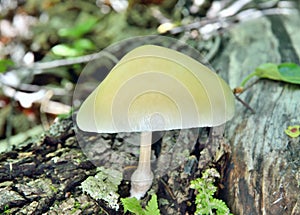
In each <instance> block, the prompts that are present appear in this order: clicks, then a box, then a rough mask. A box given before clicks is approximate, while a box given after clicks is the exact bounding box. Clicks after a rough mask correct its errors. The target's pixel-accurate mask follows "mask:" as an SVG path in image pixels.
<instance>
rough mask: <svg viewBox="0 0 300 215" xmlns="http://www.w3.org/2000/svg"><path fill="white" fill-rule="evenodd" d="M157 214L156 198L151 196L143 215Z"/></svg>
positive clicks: (158, 212)
mask: <svg viewBox="0 0 300 215" xmlns="http://www.w3.org/2000/svg"><path fill="white" fill-rule="evenodd" d="M159 214H160V211H159V209H158V204H157V196H156V195H155V194H153V195H152V197H151V199H150V201H149V202H148V204H147V206H146V210H145V215H159Z"/></svg>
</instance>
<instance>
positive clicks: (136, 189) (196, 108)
mask: <svg viewBox="0 0 300 215" xmlns="http://www.w3.org/2000/svg"><path fill="white" fill-rule="evenodd" d="M233 114H234V96H233V93H232V91H231V89H230V88H229V86H228V85H227V84H226V83H225V81H224V80H223V79H221V78H220V77H219V76H218V75H217V74H216V73H214V72H212V71H211V70H210V69H209V68H207V67H206V66H204V65H202V64H201V63H199V62H198V61H196V60H194V59H193V58H190V57H189V56H187V55H184V54H182V53H180V52H177V51H175V50H172V49H168V48H165V47H161V46H155V45H144V46H140V47H138V48H135V49H134V50H132V51H130V52H129V53H127V54H126V55H125V56H124V57H123V58H122V59H121V60H120V61H119V63H118V64H117V65H116V66H115V67H114V68H113V69H112V70H111V71H110V73H109V74H108V75H107V77H106V78H105V79H104V80H103V81H102V82H101V83H100V84H99V86H98V87H97V88H96V89H95V90H94V91H93V92H92V93H91V94H90V95H89V96H88V97H87V99H86V100H85V101H84V102H83V103H82V105H81V107H80V109H79V111H78V114H77V124H78V127H79V128H80V129H81V130H83V131H88V132H98V133H118V132H141V143H140V157H139V162H138V167H137V169H136V170H135V172H134V173H133V174H132V176H131V191H130V193H131V196H132V197H136V198H137V199H140V198H142V197H143V196H144V195H145V193H146V192H147V191H148V189H149V188H150V187H151V185H152V181H153V173H152V171H151V141H152V131H162V130H172V129H185V128H195V127H213V126H218V125H221V124H224V123H225V122H226V121H227V120H229V119H231V118H232V117H233Z"/></svg>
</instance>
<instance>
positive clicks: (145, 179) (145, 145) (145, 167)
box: [130, 132, 153, 199]
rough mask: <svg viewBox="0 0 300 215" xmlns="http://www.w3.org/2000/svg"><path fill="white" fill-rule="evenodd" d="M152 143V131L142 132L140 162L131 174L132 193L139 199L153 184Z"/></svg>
mask: <svg viewBox="0 0 300 215" xmlns="http://www.w3.org/2000/svg"><path fill="white" fill-rule="evenodd" d="M151 144H152V132H142V134H141V145H140V158H139V164H138V167H137V169H136V170H135V171H134V173H133V174H132V176H131V190H130V195H131V197H135V198H137V199H140V198H142V197H143V196H144V195H145V194H146V192H147V191H148V190H149V188H150V187H151V185H152V181H153V173H152V171H151Z"/></svg>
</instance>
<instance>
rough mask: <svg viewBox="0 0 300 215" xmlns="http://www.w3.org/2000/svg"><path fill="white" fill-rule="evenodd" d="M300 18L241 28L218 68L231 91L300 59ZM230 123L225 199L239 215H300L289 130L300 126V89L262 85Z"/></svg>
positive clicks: (264, 20) (298, 148)
mask: <svg viewBox="0 0 300 215" xmlns="http://www.w3.org/2000/svg"><path fill="white" fill-rule="evenodd" d="M299 23H300V17H299V14H291V15H273V16H267V17H261V18H258V19H255V20H251V21H247V22H244V23H241V24H238V25H236V26H235V27H233V28H232V29H231V30H230V31H229V35H230V36H229V40H228V42H227V43H226V44H225V46H224V49H223V50H222V52H221V53H219V55H218V56H217V57H216V59H215V60H214V62H213V65H214V66H215V69H217V71H220V75H221V76H223V77H224V76H225V74H226V72H223V70H227V72H228V73H227V76H225V77H224V78H225V79H226V80H227V81H228V82H229V84H230V86H231V87H232V88H234V87H237V86H239V84H240V83H241V81H242V80H243V78H245V77H246V76H247V75H248V74H250V73H251V72H252V71H254V69H255V68H256V67H257V66H259V65H260V64H263V63H267V62H271V63H281V62H294V63H297V64H299V56H300V37H299V34H300V29H299ZM240 98H241V99H243V100H244V101H245V102H246V103H247V104H249V105H250V107H252V108H253V109H254V110H255V114H252V113H251V111H249V110H248V109H246V108H245V106H243V105H242V104H241V103H239V102H237V103H236V114H235V117H234V118H233V119H232V120H231V121H230V122H228V123H227V128H226V131H227V132H226V137H227V139H228V141H229V142H230V145H231V150H232V157H231V160H230V163H229V167H228V170H227V173H226V174H225V176H226V189H225V190H223V195H224V198H225V200H226V202H227V203H228V205H229V207H230V208H231V210H232V212H233V213H234V214H247V215H248V214H255V215H259V214H268V215H270V214H274V215H275V214H278V215H279V214H280V215H282V214H294V215H296V214H300V143H299V137H298V138H291V137H289V136H287V135H286V134H285V132H284V130H285V129H286V128H287V127H288V126H290V125H296V124H298V125H299V124H300V116H299V102H300V91H299V85H294V84H288V83H283V82H279V81H272V80H266V79H264V80H263V79H261V80H259V81H258V82H257V83H256V84H254V85H253V86H252V87H251V88H250V89H248V90H246V92H244V93H243V94H242V95H241V96H240Z"/></svg>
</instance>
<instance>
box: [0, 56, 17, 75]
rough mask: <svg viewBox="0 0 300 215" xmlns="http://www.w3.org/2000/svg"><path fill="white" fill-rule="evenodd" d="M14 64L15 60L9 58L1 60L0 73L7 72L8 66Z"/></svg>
mask: <svg viewBox="0 0 300 215" xmlns="http://www.w3.org/2000/svg"><path fill="white" fill-rule="evenodd" d="M13 65H14V62H13V61H12V60H8V59H3V60H0V73H2V72H5V71H6V70H7V68H8V67H10V66H13Z"/></svg>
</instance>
